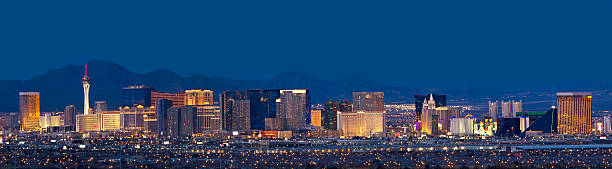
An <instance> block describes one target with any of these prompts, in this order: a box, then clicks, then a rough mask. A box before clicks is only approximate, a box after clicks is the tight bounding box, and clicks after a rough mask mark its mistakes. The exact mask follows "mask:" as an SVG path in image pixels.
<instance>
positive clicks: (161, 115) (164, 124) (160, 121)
mask: <svg viewBox="0 0 612 169" xmlns="http://www.w3.org/2000/svg"><path fill="white" fill-rule="evenodd" d="M156 105H157V111H156V112H157V130H158V131H159V135H162V136H164V135H167V133H168V109H170V108H171V107H174V106H173V102H172V101H171V100H168V99H159V100H157V102H156Z"/></svg>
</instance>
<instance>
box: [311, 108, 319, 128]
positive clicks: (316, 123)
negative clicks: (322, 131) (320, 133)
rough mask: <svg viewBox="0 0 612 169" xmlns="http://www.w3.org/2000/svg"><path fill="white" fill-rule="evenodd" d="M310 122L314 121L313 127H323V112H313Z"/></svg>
mask: <svg viewBox="0 0 612 169" xmlns="http://www.w3.org/2000/svg"><path fill="white" fill-rule="evenodd" d="M310 120H312V121H311V124H312V126H315V127H321V110H311V111H310Z"/></svg>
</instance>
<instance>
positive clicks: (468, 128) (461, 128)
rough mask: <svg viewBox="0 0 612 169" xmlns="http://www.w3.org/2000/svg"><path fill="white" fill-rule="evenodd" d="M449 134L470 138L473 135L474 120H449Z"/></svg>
mask: <svg viewBox="0 0 612 169" xmlns="http://www.w3.org/2000/svg"><path fill="white" fill-rule="evenodd" d="M450 133H451V135H456V136H471V135H474V118H473V117H465V118H461V117H456V118H452V119H451V120H450Z"/></svg>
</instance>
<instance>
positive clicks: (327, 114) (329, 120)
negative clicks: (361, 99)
mask: <svg viewBox="0 0 612 169" xmlns="http://www.w3.org/2000/svg"><path fill="white" fill-rule="evenodd" d="M338 111H340V112H352V111H353V102H351V101H346V100H344V101H338V102H336V101H333V100H329V101H327V102H326V103H325V107H324V108H323V111H322V112H321V113H322V115H323V116H322V119H321V120H322V122H323V124H322V125H323V128H324V129H327V130H337V128H338V120H337V117H338Z"/></svg>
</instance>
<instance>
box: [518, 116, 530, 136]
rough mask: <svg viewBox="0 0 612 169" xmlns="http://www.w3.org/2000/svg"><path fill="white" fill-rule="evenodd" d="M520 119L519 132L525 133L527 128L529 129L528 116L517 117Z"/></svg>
mask: <svg viewBox="0 0 612 169" xmlns="http://www.w3.org/2000/svg"><path fill="white" fill-rule="evenodd" d="M519 119H520V130H521V133H522V132H524V131H526V130H527V128H528V127H529V117H528V116H521V117H519Z"/></svg>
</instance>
